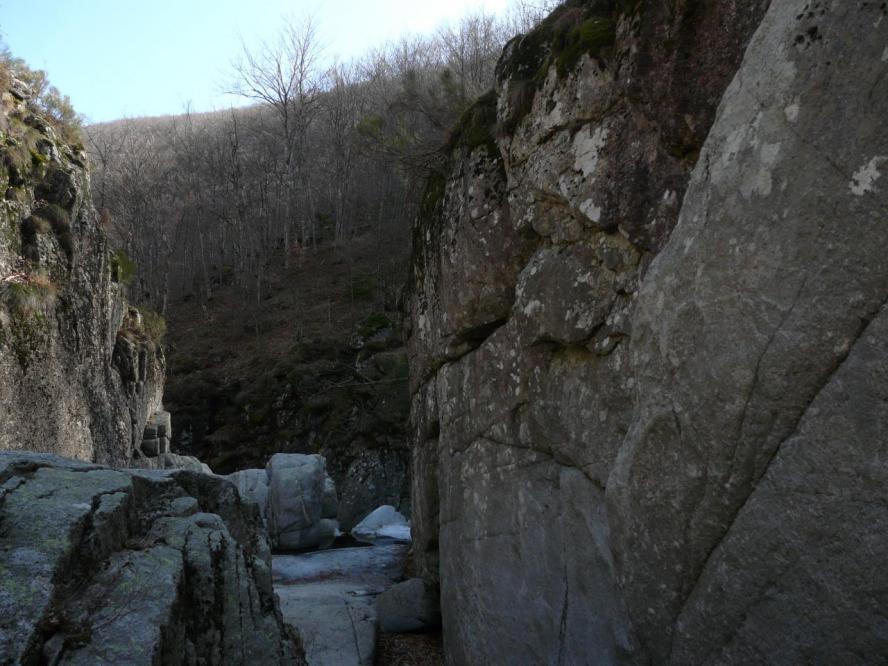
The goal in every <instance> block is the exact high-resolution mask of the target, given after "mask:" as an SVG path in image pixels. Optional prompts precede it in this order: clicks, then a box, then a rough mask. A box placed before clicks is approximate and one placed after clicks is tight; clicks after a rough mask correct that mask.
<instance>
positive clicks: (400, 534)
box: [351, 505, 410, 543]
mask: <svg viewBox="0 0 888 666" xmlns="http://www.w3.org/2000/svg"><path fill="white" fill-rule="evenodd" d="M351 534H352V536H353V537H355V538H356V539H358V540H360V541H366V542H369V543H373V542H375V541H384V540H394V541H410V523H409V522H407V519H406V518H405V517H404V516H403V515H401V514H400V513H399V512H398V510H397V509H395V507H393V506H390V505H383V506H381V507H379V508H378V509H374V510H373V511H371V512H370V513H369V514H367V515H366V516H365V517H364V519H363V520H361V522H359V523H358V524H357V525H355V526H354V527H353V528H352V531H351Z"/></svg>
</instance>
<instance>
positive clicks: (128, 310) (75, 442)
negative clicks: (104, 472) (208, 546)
mask: <svg viewBox="0 0 888 666" xmlns="http://www.w3.org/2000/svg"><path fill="white" fill-rule="evenodd" d="M0 165H2V166H0V192H2V193H3V200H2V201H0V412H2V415H3V418H2V419H0V449H8V450H9V449H11V450H30V451H40V452H47V453H55V454H59V455H63V456H67V457H70V458H77V459H81V460H86V461H94V462H100V463H105V464H115V465H123V464H128V463H130V462H132V461H133V460H134V459H139V458H141V456H142V453H141V451H140V449H139V446H140V444H141V440H142V434H143V429H144V427H145V424H146V422H147V420H148V418H149V417H150V416H151V415H152V414H153V413H154V412H156V411H157V410H158V409H160V408H161V404H160V403H161V397H162V393H163V380H164V358H163V352H162V350H161V349H160V347H159V346H158V345H157V344H156V343H155V341H154V340H152V339H151V336H150V335H149V334H148V333H149V331H148V330H147V329H146V326H145V322H143V320H142V315H141V314H140V313H139V311H138V310H137V309H135V308H132V307H130V306H129V305H128V304H127V302H126V299H125V287H124V286H123V285H122V282H123V279H124V277H125V276H123V275H122V273H123V272H124V271H125V269H126V266H125V265H124V264H125V260H121V256H122V255H119V254H118V255H113V254H112V253H111V251H110V249H109V246H108V242H107V239H106V236H105V233H104V231H103V230H102V229H101V228H100V225H99V222H98V218H97V216H96V213H95V210H94V209H93V207H92V203H91V200H90V194H89V191H90V182H89V170H88V168H87V164H86V154H85V152H84V151H83V147H82V145H80V143H79V140H78V139H77V138H76V137H74V136H70V135H67V134H66V133H65V132H64V129H63V128H60V127H59V126H58V125H56V124H54V123H53V122H51V120H50V119H48V118H47V117H46V116H45V115H44V114H41V112H40V109H39V107H38V106H37V105H36V104H35V103H34V100H33V93H32V91H31V90H30V89H29V88H28V86H27V85H25V84H23V83H22V82H21V81H18V80H17V79H15V78H14V77H8V78H7V85H6V86H5V87H4V88H3V89H2V90H0Z"/></svg>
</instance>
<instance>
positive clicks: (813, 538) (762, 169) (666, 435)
mask: <svg viewBox="0 0 888 666" xmlns="http://www.w3.org/2000/svg"><path fill="white" fill-rule="evenodd" d="M768 5H769V3H768V2H747V3H739V2H729V1H721V2H712V3H691V2H680V3H665V2H664V3H635V4H634V5H633V3H609V2H585V3H580V2H575V3H567V4H566V5H564V6H562V7H561V8H560V9H559V10H556V12H555V13H554V14H553V15H552V16H551V17H550V18H549V19H547V20H546V21H545V22H544V23H543V25H542V26H540V27H539V28H538V29H537V30H536V31H534V32H533V33H531V34H529V35H526V36H523V37H520V38H517V39H516V40H513V41H512V42H510V44H509V45H508V46H507V47H506V50H505V52H504V55H503V58H502V60H501V62H500V65H499V67H498V78H499V81H498V84H497V87H496V90H495V91H494V93H493V94H492V95H488V96H486V97H485V98H482V100H480V101H479V102H478V104H477V105H476V107H475V108H474V109H472V110H470V112H468V113H467V114H466V116H465V117H464V119H463V122H462V124H461V127H460V128H459V129H458V131H457V133H456V135H455V136H454V138H453V140H452V145H451V148H452V152H451V154H450V159H449V162H448V163H447V165H446V166H444V167H443V168H442V170H441V172H440V173H439V174H437V175H433V176H432V178H431V179H430V180H429V183H428V187H427V190H426V194H425V202H424V206H423V210H422V213H421V214H420V216H419V218H418V220H417V224H416V227H415V236H414V238H415V241H414V262H413V276H412V280H411V284H410V287H409V290H408V299H407V300H408V303H407V307H408V309H409V315H410V316H409V326H408V349H409V350H410V360H411V391H412V400H413V406H412V411H411V428H412V447H413V449H412V461H413V462H412V465H413V468H412V473H413V478H414V485H413V499H412V509H413V513H412V524H413V533H414V552H415V556H416V562H417V567H418V572H419V574H420V575H421V576H423V577H424V579H426V580H427V581H431V582H438V583H439V584H440V588H441V606H442V614H443V626H444V640H445V647H446V654H447V659H448V661H449V663H453V664H464V663H484V662H490V663H503V662H508V663H529V662H532V663H675V664H689V663H737V664H740V663H787V664H790V663H801V662H805V663H818V662H820V663H825V662H823V659H824V655H836V656H837V658H838V659H839V661H843V663H844V662H847V663H876V662H878V661H879V655H880V654H882V655H884V654H885V649H886V647H885V633H884V632H883V631H882V630H881V626H882V623H881V620H879V619H877V618H876V616H875V614H876V613H877V612H878V611H877V610H876V609H878V608H881V607H883V606H884V602H885V600H884V599H882V598H881V596H880V595H881V593H880V592H878V590H881V589H882V587H883V586H882V585H881V584H880V583H879V579H878V574H877V573H876V574H875V575H876V578H877V580H876V581H875V582H874V585H873V586H872V587H869V588H867V586H866V585H865V584H864V583H863V580H862V579H861V576H860V572H861V571H872V570H875V569H879V568H880V567H879V565H878V564H877V563H876V560H877V559H878V557H879V555H878V553H880V552H882V550H883V549H882V548H881V547H880V546H878V545H876V543H875V542H876V541H877V540H878V537H876V536H875V534H880V533H882V532H884V530H882V529H881V528H880V527H879V526H881V525H882V524H883V523H884V522H885V520H886V518H885V513H884V511H883V508H884V506H885V496H884V492H883V488H884V487H885V486H884V484H883V483H881V481H880V479H881V476H880V475H881V471H880V467H879V465H878V463H877V461H878V460H880V459H881V457H883V456H884V451H882V448H883V447H882V445H881V442H882V441H883V440H884V438H883V437H882V434H881V430H880V428H881V427H882V426H881V420H880V419H879V416H878V414H879V413H880V411H881V407H880V406H879V405H880V404H881V403H880V402H879V400H881V397H880V396H881V395H882V392H883V388H884V387H883V386H882V377H881V375H880V372H881V371H880V370H879V368H880V367H881V364H882V362H883V357H882V356H881V355H882V353H883V350H882V349H881V343H880V340H881V335H880V333H879V331H881V328H880V326H881V309H882V307H883V305H884V302H885V293H884V285H885V284H886V280H885V276H884V275H883V272H884V269H885V260H884V257H883V256H882V254H883V253H882V252H881V250H880V249H879V248H882V247H884V244H885V241H886V239H885V237H884V230H885V229H888V227H885V226H884V224H883V222H884V219H885V211H886V210H888V200H886V192H888V189H886V187H888V186H885V185H884V184H883V180H882V179H883V174H884V169H885V168H888V167H886V165H888V157H886V155H888V148H886V147H885V141H886V137H888V134H886V133H885V131H884V128H883V125H882V122H883V121H882V120H881V119H882V118H884V117H885V113H886V109H885V105H886V102H888V90H886V82H888V76H886V72H888V58H886V56H885V53H884V49H885V45H886V43H888V38H886V35H888V32H886V31H888V9H886V8H885V7H884V6H883V5H879V4H878V3H868V2H860V3H845V2H838V1H835V2H827V1H823V2H808V1H804V0H792V1H789V2H781V3H774V4H773V6H772V7H770V9H769V7H768ZM766 12H767V13H766ZM760 24H761V25H760ZM757 28H758V32H756V29H757ZM754 33H755V36H754V37H753V34H754ZM750 40H751V41H750ZM747 44H749V49H748V51H746V47H747ZM574 47H576V48H574ZM732 80H733V82H732ZM710 130H711V132H710ZM707 136H708V139H707ZM704 141H705V146H704ZM692 171H693V177H692ZM689 182H690V186H689ZM679 213H681V214H680V215H679ZM679 220H680V221H679ZM677 222H678V225H677V227H676V223H677ZM673 229H674V231H673ZM866 525H870V526H871V527H870V528H867V527H866ZM872 526H875V527H872Z"/></svg>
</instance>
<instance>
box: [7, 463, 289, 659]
mask: <svg viewBox="0 0 888 666" xmlns="http://www.w3.org/2000/svg"><path fill="white" fill-rule="evenodd" d="M0 544H2V547H0V662H2V663H16V664H19V663H22V664H37V663H50V664H119V663H126V664H146V665H147V664H159V663H162V664H220V665H221V664H226V665H227V664H269V665H270V664H275V665H277V664H296V663H304V662H303V661H302V659H301V651H300V650H299V648H298V646H297V645H296V643H295V642H294V640H293V638H292V637H291V636H290V634H289V629H287V628H286V627H285V625H284V624H283V621H282V618H281V614H280V610H279V608H278V605H277V601H276V598H275V596H274V592H273V589H272V578H271V555H270V551H269V548H268V543H267V540H266V537H265V535H264V531H263V530H262V529H261V523H260V518H259V513H258V510H257V509H256V508H255V506H253V505H252V504H249V503H245V502H242V501H241V500H240V498H239V496H238V494H237V491H236V490H235V488H234V486H232V485H231V484H230V483H228V482H227V481H225V480H223V479H219V478H217V477H214V476H210V475H206V474H197V473H194V472H188V471H178V472H166V473H165V472H151V471H140V472H136V471H120V470H113V469H109V468H106V467H101V466H98V465H91V464H87V463H82V462H78V461H73V460H67V459H63V458H58V457H56V456H50V455H45V454H29V453H17V452H12V453H0Z"/></svg>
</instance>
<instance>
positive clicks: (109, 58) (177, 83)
mask: <svg viewBox="0 0 888 666" xmlns="http://www.w3.org/2000/svg"><path fill="white" fill-rule="evenodd" d="M506 4H507V0H444V1H435V0H363V1H362V0H139V1H135V0H0V35H2V39H3V42H4V43H5V44H6V45H7V46H8V47H9V48H10V50H11V51H12V53H13V55H15V56H17V57H20V58H23V59H24V60H25V61H26V62H27V63H28V64H29V65H30V66H31V67H32V68H35V69H44V70H46V71H47V73H48V74H49V79H50V81H51V82H52V84H53V85H55V86H56V87H57V88H59V90H61V91H62V93H64V94H66V95H69V96H70V97H71V101H72V102H73V104H74V108H75V109H76V110H77V111H78V112H79V113H81V114H82V115H83V116H85V117H86V119H87V121H88V122H104V121H107V120H114V119H117V118H122V117H133V116H156V115H165V114H173V113H181V112H182V111H183V110H184V108H185V106H186V105H188V104H190V106H191V108H192V110H193V111H211V110H214V109H220V108H222V109H224V108H228V107H229V106H231V105H232V104H234V105H239V104H243V103H244V102H243V100H241V99H239V98H236V97H232V96H230V95H227V94H225V93H224V92H223V91H224V90H225V88H226V86H227V85H230V83H231V82H232V81H233V73H232V68H231V63H232V61H233V60H234V59H236V58H237V56H238V54H239V53H240V52H241V43H242V41H243V42H244V43H246V44H247V45H248V46H250V45H252V46H256V45H258V44H259V43H260V42H261V41H262V40H266V41H273V40H274V38H275V36H276V34H277V32H278V29H279V26H280V24H281V21H282V19H283V18H284V17H295V18H296V19H297V20H298V19H299V18H300V17H303V16H307V15H311V16H313V17H314V18H315V21H316V23H317V25H318V30H319V35H320V41H321V43H322V45H323V47H324V51H323V53H324V57H325V58H326V59H328V60H330V61H332V59H333V58H337V57H338V58H339V59H341V60H347V59H349V58H352V57H356V56H359V55H361V54H363V53H365V52H366V51H367V50H368V49H370V48H372V47H375V46H380V45H382V44H383V43H384V42H386V41H388V40H393V39H397V38H398V37H400V36H401V35H403V34H406V33H414V34H415V33H427V32H430V31H432V30H434V29H435V28H436V27H437V26H439V25H440V24H442V23H445V22H448V21H455V20H458V19H459V18H460V17H461V16H463V15H465V14H466V13H469V12H470V11H474V10H478V9H484V10H486V11H488V12H495V13H499V12H502V11H504V10H505V7H506Z"/></svg>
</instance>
